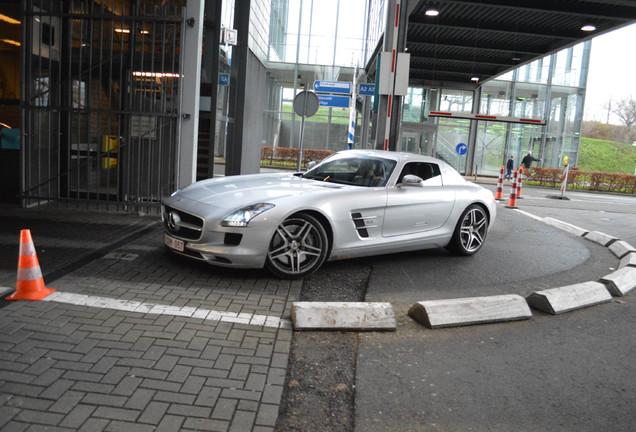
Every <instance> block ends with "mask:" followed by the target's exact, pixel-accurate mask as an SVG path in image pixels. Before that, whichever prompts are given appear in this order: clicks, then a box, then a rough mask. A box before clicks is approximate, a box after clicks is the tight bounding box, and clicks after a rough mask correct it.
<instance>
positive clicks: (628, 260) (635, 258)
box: [618, 253, 636, 269]
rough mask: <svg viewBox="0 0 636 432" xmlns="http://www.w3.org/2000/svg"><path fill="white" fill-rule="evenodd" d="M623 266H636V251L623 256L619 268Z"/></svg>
mask: <svg viewBox="0 0 636 432" xmlns="http://www.w3.org/2000/svg"><path fill="white" fill-rule="evenodd" d="M623 267H636V253H630V254H627V255H625V256H624V257H623V258H621V262H620V264H619V265H618V268H619V269H620V268H623Z"/></svg>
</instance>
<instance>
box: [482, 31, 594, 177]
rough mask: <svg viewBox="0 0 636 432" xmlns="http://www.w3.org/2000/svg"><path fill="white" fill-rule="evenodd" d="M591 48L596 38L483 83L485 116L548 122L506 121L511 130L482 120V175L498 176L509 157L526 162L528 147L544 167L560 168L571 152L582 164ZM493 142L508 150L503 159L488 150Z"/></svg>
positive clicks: (571, 158) (483, 109)
mask: <svg viewBox="0 0 636 432" xmlns="http://www.w3.org/2000/svg"><path fill="white" fill-rule="evenodd" d="M589 51H590V42H589V41H588V42H583V43H580V44H578V45H575V46H573V47H570V48H567V49H564V50H562V51H559V52H558V53H556V54H552V55H550V56H546V57H543V58H541V59H538V60H536V61H534V62H532V63H530V64H528V65H525V66H522V67H520V68H518V69H516V70H514V71H513V72H511V73H509V74H506V75H504V76H502V77H500V78H499V79H497V80H494V81H491V82H488V83H486V84H485V85H484V86H483V88H482V91H481V98H480V104H479V113H480V114H487V115H497V116H505V117H515V118H532V119H545V121H546V124H545V126H539V125H527V124H513V123H503V124H502V125H503V129H504V131H503V132H505V133H502V132H499V131H497V130H495V129H493V127H485V126H484V125H481V124H480V126H479V128H478V132H477V147H476V158H475V160H476V161H477V160H479V161H480V162H481V164H478V163H477V162H475V163H476V164H478V165H480V166H479V168H478V171H477V173H478V174H482V175H497V173H498V172H499V169H500V167H501V165H502V164H505V161H506V160H507V158H508V156H509V155H514V156H515V159H516V160H520V159H521V158H523V156H525V155H526V154H527V152H528V151H532V152H533V154H534V155H535V156H537V155H538V157H539V158H541V159H542V161H541V162H539V163H538V164H539V166H543V167H548V168H558V167H560V166H561V163H562V160H563V157H565V156H567V157H568V158H569V159H570V161H574V163H575V164H576V160H577V155H578V148H579V139H580V130H581V123H582V118H583V101H584V97H585V84H586V80H587V68H588V63H589ZM480 123H486V124H491V123H492V122H480ZM496 136H498V138H495V137H496ZM493 140H496V141H498V142H499V144H498V147H500V148H501V150H502V152H501V154H500V155H499V157H497V155H496V154H495V153H493V152H492V151H490V150H488V148H489V147H490V146H488V145H487V143H489V142H491V141H493ZM481 153H483V154H481Z"/></svg>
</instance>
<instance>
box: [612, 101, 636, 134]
mask: <svg viewBox="0 0 636 432" xmlns="http://www.w3.org/2000/svg"><path fill="white" fill-rule="evenodd" d="M612 112H613V113H614V114H615V115H616V116H617V117H618V118H619V120H620V121H621V123H622V124H624V125H625V142H626V143H627V144H631V138H632V127H633V126H634V125H635V124H636V99H634V98H633V97H632V96H630V97H628V98H625V99H621V100H619V101H618V102H617V103H616V105H615V107H614V108H613V109H612Z"/></svg>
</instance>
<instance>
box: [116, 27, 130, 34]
mask: <svg viewBox="0 0 636 432" xmlns="http://www.w3.org/2000/svg"><path fill="white" fill-rule="evenodd" d="M115 33H130V29H127V28H116V29H115Z"/></svg>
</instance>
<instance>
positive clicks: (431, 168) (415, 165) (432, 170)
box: [397, 162, 441, 183]
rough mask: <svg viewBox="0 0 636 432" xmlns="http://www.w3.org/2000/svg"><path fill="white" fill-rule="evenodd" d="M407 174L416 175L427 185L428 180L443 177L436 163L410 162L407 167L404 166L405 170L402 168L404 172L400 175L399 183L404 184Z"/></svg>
mask: <svg viewBox="0 0 636 432" xmlns="http://www.w3.org/2000/svg"><path fill="white" fill-rule="evenodd" d="M407 174H412V175H416V176H418V177H419V178H421V179H422V180H424V182H425V183H427V180H430V179H433V178H435V177H439V176H440V175H441V171H440V169H439V165H437V164H435V163H430V162H409V163H407V164H406V165H404V168H402V172H401V173H400V176H399V177H398V181H397V182H398V183H402V179H403V178H404V176H405V175H407ZM437 180H439V179H437ZM434 183H439V182H438V181H435V182H434Z"/></svg>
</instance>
